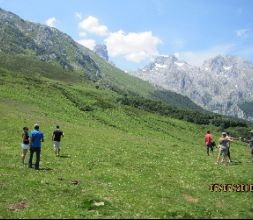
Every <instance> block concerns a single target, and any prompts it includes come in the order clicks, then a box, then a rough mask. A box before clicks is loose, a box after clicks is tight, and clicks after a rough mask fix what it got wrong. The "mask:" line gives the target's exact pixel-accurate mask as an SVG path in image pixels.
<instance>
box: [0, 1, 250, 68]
mask: <svg viewBox="0 0 253 220" xmlns="http://www.w3.org/2000/svg"><path fill="white" fill-rule="evenodd" d="M0 7H1V8H3V9H5V10H8V11H11V12H13V13H15V14H17V15H19V16H20V17H22V18H24V19H25V20H29V21H33V22H38V23H42V24H48V25H50V26H53V27H56V28H57V29H59V30H61V31H63V32H65V33H67V34H69V35H70V36H71V37H72V38H73V39H74V40H76V41H78V42H79V43H81V44H83V45H85V46H87V47H89V48H91V49H92V48H93V47H94V45H95V44H96V43H104V44H106V45H107V47H108V50H109V55H110V58H111V60H112V62H113V63H115V64H116V65H117V66H118V67H120V68H121V69H124V70H133V69H136V68H141V67H143V65H145V64H147V63H148V62H150V61H151V60H152V59H153V58H154V57H155V56H157V55H172V54H174V55H176V56H177V57H178V58H179V59H180V60H185V61H187V62H188V63H190V64H193V65H200V64H201V63H202V61H203V60H205V59H208V58H210V57H213V56H216V55H219V54H221V55H238V56H241V57H243V58H244V59H246V60H249V61H251V62H253V13H252V12H253V0H71V1H70V0H65V1H60V0H50V1H49V0H0Z"/></svg>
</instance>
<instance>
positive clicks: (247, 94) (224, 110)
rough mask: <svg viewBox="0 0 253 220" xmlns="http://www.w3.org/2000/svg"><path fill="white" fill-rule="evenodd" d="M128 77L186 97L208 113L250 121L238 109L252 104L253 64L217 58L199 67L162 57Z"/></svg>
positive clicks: (223, 57)
mask: <svg viewBox="0 0 253 220" xmlns="http://www.w3.org/2000/svg"><path fill="white" fill-rule="evenodd" d="M131 74H132V75H134V76H137V77H139V78H141V79H143V80H146V81H148V82H150V83H153V84H155V85H159V86H161V87H163V88H165V89H170V90H172V91H174V92H177V93H179V94H182V95H186V96H187V97H189V98H190V99H191V100H193V101H194V102H195V103H197V104H198V105H200V106H202V107H203V108H204V109H207V110H209V111H212V112H216V113H220V114H224V115H230V116H236V117H239V118H244V119H247V120H250V121H252V120H253V118H252V116H251V115H250V114H249V113H247V112H246V111H243V110H242V109H241V108H240V103H244V102H246V103H248V102H252V100H253V91H252V89H251V87H252V85H253V64H251V63H250V62H248V61H245V60H243V59H242V58H240V57H236V56H221V55H219V56H216V57H214V58H211V59H208V60H206V61H204V62H203V64H202V66H200V67H198V66H193V65H190V64H188V63H187V62H185V61H181V60H178V59H177V58H176V57H175V56H161V57H157V58H156V59H155V60H154V62H151V63H150V64H148V65H146V66H145V67H143V68H142V69H138V70H137V71H133V72H132V73H131Z"/></svg>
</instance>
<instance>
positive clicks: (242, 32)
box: [236, 29, 250, 38]
mask: <svg viewBox="0 0 253 220" xmlns="http://www.w3.org/2000/svg"><path fill="white" fill-rule="evenodd" d="M249 32H250V29H240V30H237V31H236V36H237V37H239V38H243V37H247V36H248V33H249Z"/></svg>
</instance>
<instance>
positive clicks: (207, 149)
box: [205, 131, 213, 156]
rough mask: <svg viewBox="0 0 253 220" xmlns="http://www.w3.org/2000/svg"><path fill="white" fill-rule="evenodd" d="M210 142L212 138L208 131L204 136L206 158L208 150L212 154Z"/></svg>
mask: <svg viewBox="0 0 253 220" xmlns="http://www.w3.org/2000/svg"><path fill="white" fill-rule="evenodd" d="M212 141H213V136H212V134H211V132H210V131H207V132H206V135H205V144H206V152H207V155H208V156H209V151H210V150H211V152H212V153H213V145H212Z"/></svg>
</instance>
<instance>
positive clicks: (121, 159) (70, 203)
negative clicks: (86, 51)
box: [0, 71, 253, 218]
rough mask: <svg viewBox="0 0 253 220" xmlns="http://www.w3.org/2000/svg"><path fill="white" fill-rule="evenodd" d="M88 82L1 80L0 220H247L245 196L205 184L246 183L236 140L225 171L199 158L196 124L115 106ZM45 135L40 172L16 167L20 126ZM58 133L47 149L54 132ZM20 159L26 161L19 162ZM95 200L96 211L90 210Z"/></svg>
mask: <svg viewBox="0 0 253 220" xmlns="http://www.w3.org/2000/svg"><path fill="white" fill-rule="evenodd" d="M117 98H118V94H117V93H113V92H111V91H109V90H106V89H96V88H95V86H94V85H92V84H89V83H83V84H78V83H75V84H71V83H68V82H61V81H56V80H49V79H46V78H43V77H40V78H36V79H34V78H31V77H29V76H26V77H24V76H23V75H19V74H16V75H15V74H9V73H8V72H7V71H1V74H0V121H1V123H0V137H1V138H0V152H1V153H0V218H253V194H252V192H210V190H209V186H210V184H214V183H219V184H229V183H232V184H253V175H252V171H253V168H252V162H251V161H250V159H251V158H250V154H249V148H248V146H247V145H246V144H245V143H242V142H239V141H235V142H234V143H232V146H231V156H232V160H234V161H236V163H232V164H230V165H227V166H226V165H216V164H215V161H216V156H217V150H215V152H214V155H210V156H209V157H208V156H207V155H206V148H205V146H204V135H205V132H206V130H207V129H211V131H212V132H213V134H214V138H215V141H216V142H217V141H218V138H219V135H220V133H218V132H217V128H216V127H206V126H200V125H196V124H193V123H189V122H185V121H180V120H177V119H173V118H169V117H165V116H161V115H158V114H152V113H148V112H145V111H142V110H140V109H136V108H133V107H130V106H124V105H120V104H119V103H117V101H116V100H117ZM36 122H37V123H39V124H40V128H41V131H42V132H43V133H44V135H45V142H44V143H43V144H42V155H41V163H40V168H41V170H39V171H36V170H34V169H28V168H27V165H25V166H24V165H23V164H21V160H20V150H21V134H22V127H24V126H28V127H29V129H30V130H31V129H32V127H33V124H34V123H36ZM57 124H58V125H60V127H61V129H62V130H63V131H64V133H65V137H64V138H63V140H62V145H61V146H62V151H61V157H56V156H55V155H54V152H53V147H52V141H51V135H52V132H53V130H54V128H55V126H56V125H57ZM28 158H29V154H28V155H27V156H26V162H27V161H28ZM95 203H100V204H102V205H100V206H96V205H95Z"/></svg>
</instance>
